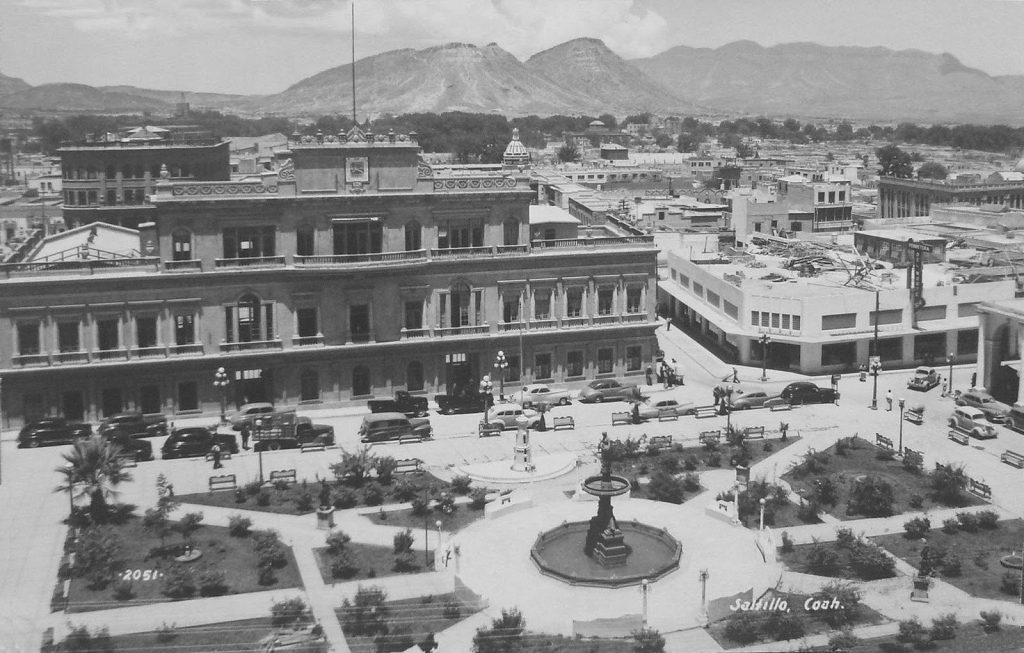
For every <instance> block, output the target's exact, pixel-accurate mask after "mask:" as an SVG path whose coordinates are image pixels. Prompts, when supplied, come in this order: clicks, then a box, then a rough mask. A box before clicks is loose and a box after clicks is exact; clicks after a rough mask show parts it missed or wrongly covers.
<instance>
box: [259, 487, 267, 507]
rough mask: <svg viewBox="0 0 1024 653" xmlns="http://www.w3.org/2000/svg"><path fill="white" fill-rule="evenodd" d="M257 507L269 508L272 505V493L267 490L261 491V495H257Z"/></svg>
mask: <svg viewBox="0 0 1024 653" xmlns="http://www.w3.org/2000/svg"><path fill="white" fill-rule="evenodd" d="M256 505H258V506H264V507H265V506H269V505H270V493H269V492H267V491H266V490H260V492H259V494H257V495H256Z"/></svg>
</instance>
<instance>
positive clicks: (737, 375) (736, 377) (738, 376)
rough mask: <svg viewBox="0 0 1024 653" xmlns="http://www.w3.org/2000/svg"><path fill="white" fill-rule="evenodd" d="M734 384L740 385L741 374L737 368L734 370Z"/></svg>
mask: <svg viewBox="0 0 1024 653" xmlns="http://www.w3.org/2000/svg"><path fill="white" fill-rule="evenodd" d="M732 382H733V383H739V382H740V373H739V372H737V371H736V368H735V367H734V368H732Z"/></svg>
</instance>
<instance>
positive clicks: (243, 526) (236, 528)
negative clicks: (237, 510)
mask: <svg viewBox="0 0 1024 653" xmlns="http://www.w3.org/2000/svg"><path fill="white" fill-rule="evenodd" d="M250 528H252V520H251V519H249V518H248V517H243V516H242V515H231V516H230V517H228V534H229V535H231V537H248V536H249V529H250Z"/></svg>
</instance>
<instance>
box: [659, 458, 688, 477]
mask: <svg viewBox="0 0 1024 653" xmlns="http://www.w3.org/2000/svg"><path fill="white" fill-rule="evenodd" d="M658 465H659V466H660V467H661V468H662V469H664V470H665V471H666V472H668V473H669V474H675V473H677V472H678V471H679V470H680V468H682V463H680V462H679V457H678V456H665V457H664V458H662V459H661V460H660V461H659V462H658Z"/></svg>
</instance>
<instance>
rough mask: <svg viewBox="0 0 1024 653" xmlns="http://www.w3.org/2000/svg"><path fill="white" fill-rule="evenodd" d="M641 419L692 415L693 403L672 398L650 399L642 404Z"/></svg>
mask: <svg viewBox="0 0 1024 653" xmlns="http://www.w3.org/2000/svg"><path fill="white" fill-rule="evenodd" d="M639 410H640V419H644V420H646V419H658V417H659V416H661V415H664V414H668V415H676V416H679V417H681V416H683V415H690V414H691V413H693V402H692V401H679V400H678V399H674V398H671V397H649V398H647V399H646V400H645V401H644V402H643V403H641V404H640V408H639Z"/></svg>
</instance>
